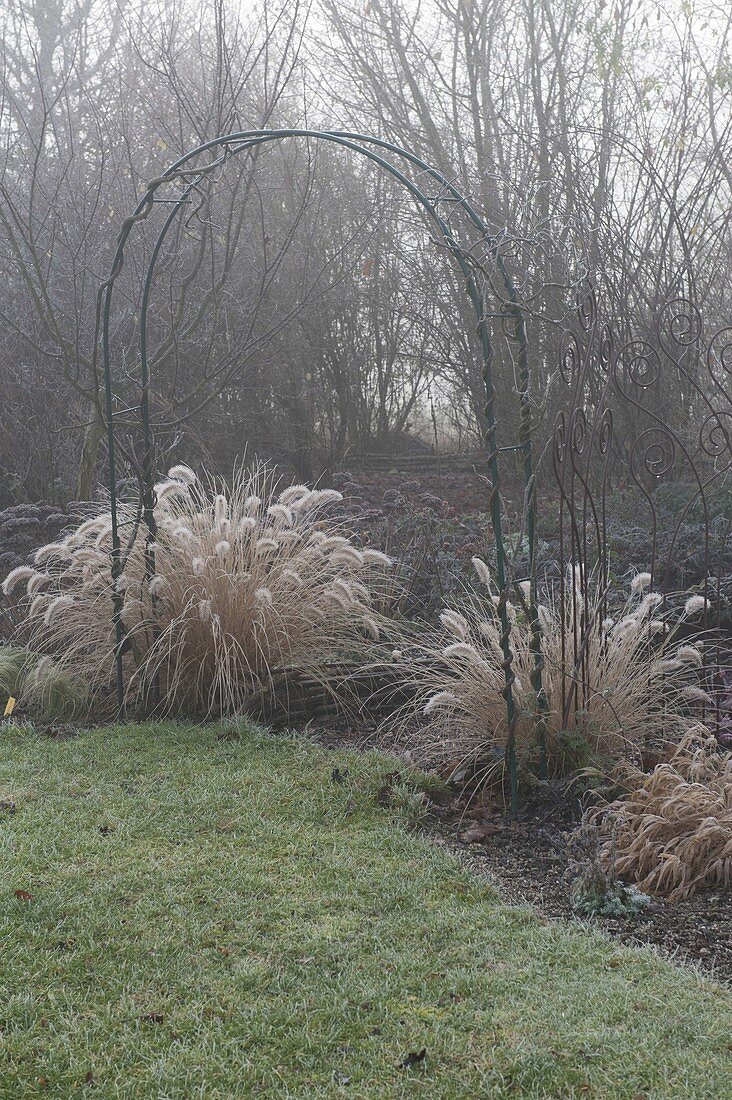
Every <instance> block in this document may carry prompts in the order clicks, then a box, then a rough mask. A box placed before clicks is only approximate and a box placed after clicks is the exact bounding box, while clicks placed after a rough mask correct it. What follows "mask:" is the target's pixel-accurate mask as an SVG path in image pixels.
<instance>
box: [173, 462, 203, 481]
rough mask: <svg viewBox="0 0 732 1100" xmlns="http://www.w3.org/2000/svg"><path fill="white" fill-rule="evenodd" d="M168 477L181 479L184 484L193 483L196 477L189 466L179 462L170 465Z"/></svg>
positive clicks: (175, 479) (176, 479) (196, 479)
mask: <svg viewBox="0 0 732 1100" xmlns="http://www.w3.org/2000/svg"><path fill="white" fill-rule="evenodd" d="M168 477H169V478H170V479H171V481H182V482H184V483H185V484H186V485H195V484H196V482H197V481H198V478H197V477H196V475H195V474H194V472H193V470H192V469H191V468H190V466H186V465H184V464H181V465H179V466H171V468H170V469H169V470H168Z"/></svg>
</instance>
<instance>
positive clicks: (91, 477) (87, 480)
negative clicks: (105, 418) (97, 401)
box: [76, 406, 104, 500]
mask: <svg viewBox="0 0 732 1100" xmlns="http://www.w3.org/2000/svg"><path fill="white" fill-rule="evenodd" d="M103 438H104V424H103V423H102V421H101V419H100V418H99V412H98V410H97V408H96V406H93V407H92V415H91V419H90V421H89V423H88V424H87V426H86V430H85V432H84V444H83V446H82V448H81V458H80V459H79V469H78V471H77V475H76V499H77V500H90V499H91V496H92V493H93V491H94V488H95V481H96V469H97V460H98V458H99V447H100V445H101V442H102V439H103Z"/></svg>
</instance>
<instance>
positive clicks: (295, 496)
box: [279, 485, 310, 508]
mask: <svg viewBox="0 0 732 1100" xmlns="http://www.w3.org/2000/svg"><path fill="white" fill-rule="evenodd" d="M309 496H310V490H309V489H308V487H307V485H288V486H287V488H286V489H283V490H282V492H281V493H280V495H279V501H280V503H281V504H284V505H286V506H287V507H288V508H291V507H292V505H293V504H296V503H297V502H298V501H301V500H305V498H306V497H309Z"/></svg>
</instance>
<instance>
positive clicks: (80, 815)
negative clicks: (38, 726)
mask: <svg viewBox="0 0 732 1100" xmlns="http://www.w3.org/2000/svg"><path fill="white" fill-rule="evenodd" d="M0 730H1V734H0V802H2V803H3V806H4V808H2V809H0V929H1V933H2V964H1V966H0V1096H2V1097H9V1098H10V1097H12V1098H17V1097H21V1096H22V1097H27V1096H35V1095H38V1096H53V1097H67V1096H68V1097H71V1096H83V1095H89V1096H92V1095H97V1096H103V1097H105V1098H115V1097H129V1098H135V1100H137V1098H155V1100H158V1098H162V1097H166V1098H167V1097H176V1098H177V1097H180V1098H184V1097H185V1098H192V1097H221V1098H226V1100H231V1098H233V1097H248V1096H271V1097H289V1096H292V1097H303V1098H305V1097H308V1098H309V1097H313V1098H317V1097H336V1096H340V1095H343V1096H350V1097H379V1098H385V1097H401V1096H424V1097H430V1098H439V1097H451V1098H455V1100H458V1098H460V1100H465V1098H470V1100H474V1098H476V1100H477V1098H478V1097H484V1096H486V1097H488V1096H490V1097H509V1096H510V1097H517V1096H518V1097H521V1096H528V1097H563V1098H566V1097H577V1098H587V1097H607V1098H611V1097H612V1098H614V1100H615V1098H623V1097H628V1098H632V1097H647V1098H649V1100H650V1098H651V1097H709V1098H710V1100H711V1098H719V1097H724V1096H730V1095H732V1060H731V1055H732V1039H731V1038H730V1036H731V1035H732V997H730V994H729V993H726V992H724V991H722V990H721V989H720V988H717V987H714V986H713V985H711V984H710V983H705V982H703V981H701V980H699V979H698V978H697V977H696V976H695V974H694V973H693V972H691V971H682V970H680V969H674V968H673V967H672V966H670V965H668V964H665V963H663V962H660V961H659V960H658V959H656V958H655V957H654V956H652V955H651V954H650V953H646V952H642V951H630V950H621V949H619V948H617V947H615V946H613V945H612V944H611V943H609V942H607V941H605V940H604V939H602V938H601V937H600V936H598V935H595V934H593V933H591V932H584V931H582V930H581V929H580V928H567V927H563V926H555V925H553V924H550V923H547V922H546V921H544V920H542V919H541V918H540V917H538V916H535V915H533V914H532V913H530V912H527V911H523V910H517V909H512V908H509V907H507V906H506V905H504V904H502V903H501V902H500V900H499V899H498V898H497V897H496V896H495V895H494V893H493V892H492V891H491V890H490V889H489V888H488V887H487V886H486V885H485V884H484V883H483V882H481V881H480V880H478V879H476V878H474V877H472V876H471V875H470V874H469V873H468V872H467V871H465V870H463V869H461V867H460V865H459V864H458V862H457V861H456V860H455V859H453V858H452V857H450V856H449V855H447V854H445V853H443V852H441V851H439V850H437V849H434V848H432V847H431V846H430V844H429V843H428V842H427V841H426V840H420V839H418V838H417V837H415V835H414V834H413V833H410V832H409V831H408V830H407V829H406V828H405V825H407V824H408V823H409V815H410V806H409V797H404V798H403V799H402V800H401V806H402V808H401V809H394V808H389V809H385V808H384V807H383V806H380V805H378V803H377V800H376V797H375V795H376V792H377V791H378V789H379V787H380V785H381V780H382V778H383V776H384V775H385V774H386V773H388V772H389V771H391V770H392V769H393V767H394V764H393V761H389V760H388V759H385V758H379V757H378V756H374V755H371V756H356V755H350V754H347V753H327V752H325V751H322V750H320V749H318V748H315V747H313V746H312V745H310V744H308V743H307V742H306V741H305V740H302V739H296V738H292V739H289V738H282V737H270V736H268V735H266V734H264V733H261V732H258V731H247V730H243V731H242V732H241V733H240V735H239V736H238V737H235V738H234V739H226V740H221V739H218V737H217V733H218V731H217V729H216V728H215V727H212V726H208V727H205V728H201V727H199V728H191V727H186V726H175V725H170V724H165V725H161V724H158V725H144V726H128V727H124V728H108V729H103V730H97V731H95V732H92V733H84V734H81V735H80V736H79V737H78V738H76V739H74V740H70V741H53V740H50V739H49V738H48V737H44V736H42V735H39V734H36V733H33V732H32V731H29V730H27V729H25V730H24V729H22V728H12V727H11V728H8V727H7V726H3V727H0ZM334 768H338V769H339V774H337V775H336V777H335V779H334V777H333V769H334ZM346 771H347V772H348V774H347V775H346V776H345V777H344V776H343V773H344V772H346ZM339 778H343V781H342V782H339V781H338V779H339ZM9 803H14V804H15V809H14V811H13V808H12V806H10V805H8V804H9ZM16 891H21V892H23V891H24V892H25V893H26V894H28V895H31V896H30V897H25V896H23V894H21V896H16ZM422 1050H426V1055H425V1057H424V1059H423V1060H421V1061H416V1064H414V1065H412V1066H404V1065H403V1064H402V1063H403V1062H404V1061H405V1060H406V1061H407V1062H408V1061H409V1058H408V1055H409V1054H410V1052H411V1053H413V1054H417V1055H418V1054H420V1053H421V1052H422ZM412 1061H415V1060H414V1059H412Z"/></svg>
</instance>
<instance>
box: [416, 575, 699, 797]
mask: <svg viewBox="0 0 732 1100" xmlns="http://www.w3.org/2000/svg"><path fill="white" fill-rule="evenodd" d="M473 566H474V568H475V571H476V573H477V576H478V579H479V581H480V582H481V589H482V590H477V591H475V590H474V591H473V592H471V593H469V594H467V595H466V598H465V600H464V603H463V604H462V606H461V608H460V610H457V609H454V608H453V609H447V610H445V611H443V612H442V614H441V616H440V626H439V628H437V629H434V630H432V631H430V632H428V633H426V634H425V635H423V636H422V638H421V639H418V640H417V642H416V644H415V645H414V646H413V647H411V648H410V649H409V650H405V651H404V657H402V656H401V655H400V657H399V660H400V662H401V664H402V667H403V669H404V676H405V679H407V680H408V681H409V682H410V683H411V685H412V687H413V689H414V691H415V693H416V701H417V710H418V712H419V720H417V721H415V720H414V718H415V716H414V709H412V711H411V713H410V714H409V715H407V718H406V721H404V722H403V723H402V726H401V728H402V731H403V732H404V731H406V736H407V737H408V739H409V741H410V747H411V749H412V750H413V751H414V752H415V753H416V755H417V756H418V757H419V758H421V759H422V760H423V761H424V762H425V763H427V764H432V765H437V766H441V767H442V768H443V769H444V768H445V767H446V766H447V767H451V766H452V767H453V768H454V770H455V771H456V772H457V771H458V770H461V771H462V770H465V769H466V768H468V769H470V770H471V771H472V772H473V773H475V772H478V773H479V774H484V775H485V778H486V779H488V778H489V777H490V776H491V773H492V772H493V771H494V770H499V771H500V770H502V769H503V766H504V760H505V754H506V747H507V742H508V728H507V721H506V704H505V698H504V695H503V690H504V682H505V681H504V670H503V661H504V657H503V652H502V648H501V628H500V622H499V618H498V604H499V595H498V592H497V591H496V590H495V588H494V586H493V583H492V579H491V575H490V571H489V569H488V567H487V566H486V564H485V562H483V561H481V560H480V559H478V558H474V559H473ZM649 583H650V577H649V576H648V575H646V574H639V575H638V576H637V577H636V578H634V580H633V582H632V583H631V586H630V591H629V592H628V593H627V595H626V596H625V597H624V600H623V603H622V606H621V607H620V609H619V613H618V614H616V615H614V616H613V617H609V616H608V615H607V614H606V613H605V601H606V597H607V594H606V593H603V592H601V591H600V589H599V587H598V586H597V585H596V584H595V583H594V582H593V581H592V580H591V579H586V578H585V577H584V576H583V575H582V573H581V571H580V570H579V569H573V570H570V575H569V576H568V578H567V584H566V585H565V589H566V596H565V599H564V601H560V600H558V599H557V600H552V601H550V602H548V603H546V604H544V605H539V607H538V618H539V622H540V624H541V630H542V656H543V660H544V667H543V673H542V683H543V689H544V692H545V694H546V709H545V710H544V711H542V712H541V713H540V712H539V711H538V710H537V705H536V698H535V693H534V691H533V688H532V682H531V673H532V669H533V667H534V653H533V651H532V647H531V634H532V632H531V628H530V623H529V619H528V614H527V607H526V602H527V600H528V586H527V585H524V586H521V587H520V588H519V594H518V600H517V603H512V602H511V601H509V602H508V605H507V611H508V616H509V619H510V622H511V634H510V645H511V651H512V670H513V674H514V676H515V681H514V683H513V695H514V701H515V706H516V712H517V717H516V722H515V730H514V736H515V747H516V754H517V759H518V762H519V766H520V767H521V768H522V769H523V770H524V771H525V772H530V773H531V772H533V773H535V774H536V773H538V771H539V747H538V746H539V737H540V734H541V733H542V732H543V736H544V740H545V745H546V757H547V762H548V770H549V774H550V775H554V776H556V775H560V774H563V773H566V772H568V771H572V770H575V769H576V768H577V767H579V766H581V765H584V764H588V763H589V762H590V761H591V760H593V759H595V760H597V759H601V760H603V761H615V760H620V759H636V760H639V759H640V757H641V754H642V753H643V752H647V751H649V750H655V749H660V748H661V747H662V746H663V745H665V744H667V743H668V742H672V743H673V742H678V740H679V739H680V738H681V737H682V736H683V734H684V733H685V731H686V730H687V729H688V728H689V727H690V725H692V724H693V722H695V721H698V720H699V708H700V707H703V706H708V705H709V704H710V703H711V700H710V698H709V696H708V695H707V694H706V692H705V691H704V690H703V689H702V687H700V686H699V680H700V677H699V668H700V666H701V665H702V655H701V650H700V648H699V644H694V643H693V642H692V641H689V640H688V639H687V640H686V641H685V644H683V645H680V644H679V640H678V629H679V627H681V626H688V623H689V620H690V619H692V618H693V617H694V616H696V615H697V614H698V611H699V608H698V606H697V603H695V602H694V601H693V600H689V601H687V604H686V606H685V607H684V609H683V610H682V611H681V613H680V614H679V615H677V616H676V620H675V622H674V624H673V625H672V626H670V625H669V623H668V622H665V621H662V619H661V618H660V617H659V612H660V606H661V604H662V603H663V597H662V596H661V595H660V594H659V593H656V592H650V591H648V585H649ZM562 603H563V606H562ZM562 617H563V621H562ZM562 639H564V642H563V640H562ZM573 639H577V640H578V645H577V648H576V650H575V648H574V646H573ZM575 652H576V653H577V659H575Z"/></svg>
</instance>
